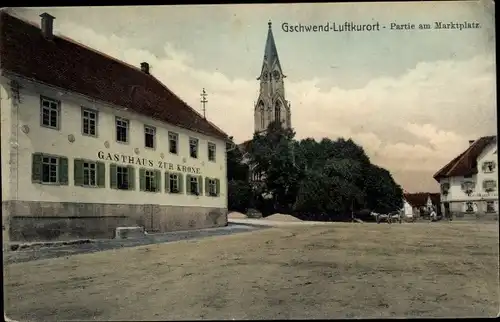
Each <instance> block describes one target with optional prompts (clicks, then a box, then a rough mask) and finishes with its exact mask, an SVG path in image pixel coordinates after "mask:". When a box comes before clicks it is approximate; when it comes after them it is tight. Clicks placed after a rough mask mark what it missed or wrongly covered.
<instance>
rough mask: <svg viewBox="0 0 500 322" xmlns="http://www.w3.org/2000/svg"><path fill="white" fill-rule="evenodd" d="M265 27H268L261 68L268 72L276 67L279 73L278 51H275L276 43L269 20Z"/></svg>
mask: <svg viewBox="0 0 500 322" xmlns="http://www.w3.org/2000/svg"><path fill="white" fill-rule="evenodd" d="M267 25H268V26H269V28H268V29H267V39H266V47H265V50H264V60H263V62H262V68H264V67H267V69H268V70H269V71H270V70H272V69H273V67H274V66H275V65H276V67H277V69H279V70H280V71H281V64H280V59H279V57H278V50H277V49H276V43H275V42H274V35H273V29H272V22H271V20H269V22H268V23H267Z"/></svg>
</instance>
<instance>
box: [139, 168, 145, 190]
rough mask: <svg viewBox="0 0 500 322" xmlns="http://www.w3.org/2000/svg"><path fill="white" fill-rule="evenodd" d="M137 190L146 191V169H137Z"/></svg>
mask: <svg viewBox="0 0 500 322" xmlns="http://www.w3.org/2000/svg"><path fill="white" fill-rule="evenodd" d="M139 190H140V191H146V169H139Z"/></svg>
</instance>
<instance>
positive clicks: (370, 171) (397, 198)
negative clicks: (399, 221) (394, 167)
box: [364, 164, 403, 213]
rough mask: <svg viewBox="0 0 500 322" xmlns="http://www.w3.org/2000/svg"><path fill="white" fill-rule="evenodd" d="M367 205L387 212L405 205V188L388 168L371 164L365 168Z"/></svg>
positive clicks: (381, 211) (374, 209)
mask: <svg viewBox="0 0 500 322" xmlns="http://www.w3.org/2000/svg"><path fill="white" fill-rule="evenodd" d="M364 177H365V185H364V188H365V192H366V206H367V207H368V208H369V209H372V210H373V211H375V212H380V213H386V212H390V211H395V210H399V209H401V208H402V207H403V189H402V188H401V187H400V186H399V185H398V184H397V183H396V182H394V179H393V178H392V175H391V173H390V172H389V171H387V170H386V169H383V168H381V167H378V166H376V165H374V164H370V165H369V166H367V168H366V169H365V175H364Z"/></svg>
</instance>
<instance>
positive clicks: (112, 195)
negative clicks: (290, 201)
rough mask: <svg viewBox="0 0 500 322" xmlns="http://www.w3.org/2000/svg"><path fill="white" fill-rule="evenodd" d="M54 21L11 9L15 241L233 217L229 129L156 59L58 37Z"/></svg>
mask: <svg viewBox="0 0 500 322" xmlns="http://www.w3.org/2000/svg"><path fill="white" fill-rule="evenodd" d="M42 16H43V15H42ZM46 19H49V21H47V20H46ZM52 20H53V18H52V17H50V16H48V17H47V16H44V17H43V18H42V30H41V29H40V28H38V27H36V26H34V25H31V24H30V23H28V22H25V21H22V20H20V19H18V18H16V17H13V16H12V15H8V14H6V13H2V16H1V27H2V31H3V33H2V39H1V49H2V56H1V57H0V59H1V66H2V70H1V73H2V76H1V79H0V80H1V81H0V95H1V96H0V97H1V122H2V128H1V135H2V137H1V144H2V145H1V156H2V223H3V234H4V239H6V238H7V239H10V240H13V241H20V240H53V239H72V238H81V237H86V238H111V237H113V235H114V231H115V229H116V228H117V227H120V226H137V225H138V226H142V227H144V228H145V230H146V231H148V232H166V231H172V230H187V229H195V228H207V227H216V226H224V225H227V182H226V177H227V173H226V153H225V151H226V143H227V135H226V134H225V133H224V132H222V131H221V130H220V129H218V128H217V127H216V126H214V125H213V124H211V123H210V122H208V121H207V120H205V119H204V118H203V117H201V116H200V115H199V114H198V113H197V112H195V111H194V110H193V109H192V108H190V107H189V106H188V105H187V104H186V103H184V102H183V101H182V100H180V99H179V98H178V97H177V96H175V94H173V93H172V92H171V91H170V90H169V89H168V88H167V87H165V86H164V85H163V84H161V83H160V82H159V81H158V80H156V78H154V77H153V75H151V74H150V73H149V66H148V64H147V63H143V64H142V65H141V68H136V67H133V66H130V65H127V64H125V63H123V62H120V61H117V60H115V59H112V58H110V57H109V56H105V55H103V54H101V53H98V52H96V51H93V50H91V49H89V48H87V47H84V46H81V45H79V44H77V43H75V42H72V41H70V40H68V39H66V38H60V37H56V36H53V35H52V34H51V31H52V26H51V25H52ZM47 25H49V26H50V28H48V30H46V29H44V28H43V26H47ZM20 52H22V53H23V55H20V54H19V53H20Z"/></svg>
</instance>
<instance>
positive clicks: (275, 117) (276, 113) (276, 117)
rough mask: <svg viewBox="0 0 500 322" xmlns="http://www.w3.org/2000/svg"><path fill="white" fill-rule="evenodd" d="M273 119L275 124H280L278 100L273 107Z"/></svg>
mask: <svg viewBox="0 0 500 322" xmlns="http://www.w3.org/2000/svg"><path fill="white" fill-rule="evenodd" d="M274 120H275V121H276V122H277V124H281V104H280V102H276V105H275V107H274Z"/></svg>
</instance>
